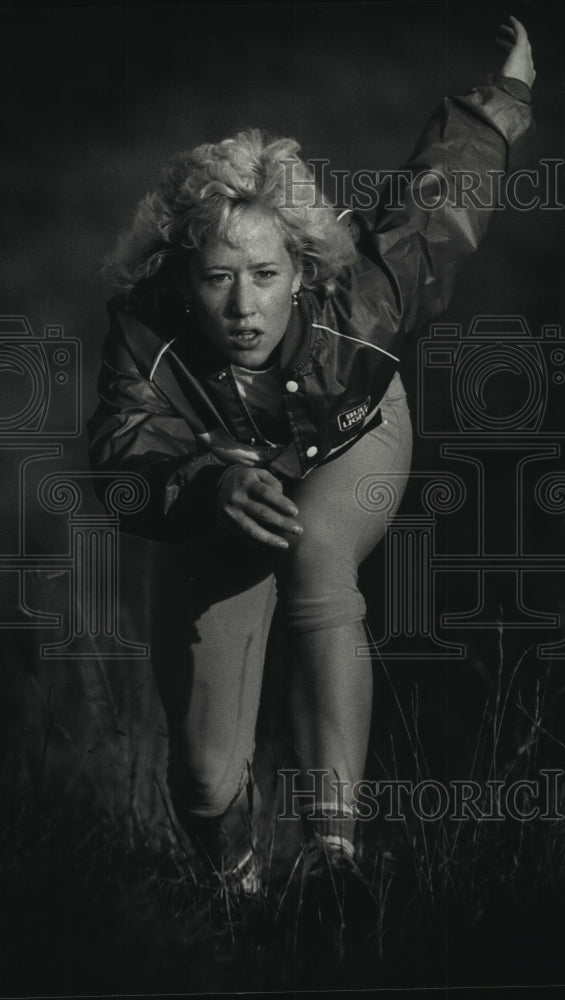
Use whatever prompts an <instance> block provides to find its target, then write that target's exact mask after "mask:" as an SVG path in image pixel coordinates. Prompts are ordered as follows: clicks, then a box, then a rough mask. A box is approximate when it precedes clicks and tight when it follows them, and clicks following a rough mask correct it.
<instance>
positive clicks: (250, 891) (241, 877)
mask: <svg viewBox="0 0 565 1000" xmlns="http://www.w3.org/2000/svg"><path fill="white" fill-rule="evenodd" d="M218 874H219V875H220V878H221V879H222V881H223V882H224V884H225V887H226V889H227V890H228V892H232V893H234V894H235V895H241V896H243V897H246V898H248V899H254V898H258V897H259V896H260V895H261V889H262V884H261V873H260V871H259V867H258V865H257V859H256V856H255V852H254V851H253V849H251V848H250V849H249V851H248V852H247V854H246V855H245V856H244V857H243V858H242V859H241V861H239V862H238V864H237V865H236V866H235V868H232V869H231V871H229V872H224V873H223V874H221V873H218Z"/></svg>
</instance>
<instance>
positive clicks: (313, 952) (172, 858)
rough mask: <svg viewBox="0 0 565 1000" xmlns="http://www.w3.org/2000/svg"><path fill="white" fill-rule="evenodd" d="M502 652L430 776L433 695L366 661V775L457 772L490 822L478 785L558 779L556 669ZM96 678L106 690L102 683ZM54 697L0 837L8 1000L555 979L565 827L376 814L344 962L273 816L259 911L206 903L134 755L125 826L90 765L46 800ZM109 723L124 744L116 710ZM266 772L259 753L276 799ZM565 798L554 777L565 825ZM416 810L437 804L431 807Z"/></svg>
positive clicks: (228, 897)
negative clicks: (355, 926)
mask: <svg viewBox="0 0 565 1000" xmlns="http://www.w3.org/2000/svg"><path fill="white" fill-rule="evenodd" d="M497 644H498V648H497V667H496V670H495V671H494V672H489V671H487V673H488V676H489V678H490V680H489V685H488V686H487V688H488V689H487V692H486V695H485V696H484V697H483V699H482V703H481V702H480V700H479V699H477V700H476V711H475V712H474V713H469V720H468V726H467V733H466V737H467V738H466V743H465V746H466V752H465V754H462V753H461V752H460V751H457V752H456V753H455V756H454V759H453V760H451V759H450V758H449V754H446V755H444V757H443V758H442V759H441V766H438V759H439V758H437V744H438V733H437V715H438V713H437V710H436V712H435V713H434V712H431V711H430V705H429V704H428V703H427V701H428V700H429V699H430V692H427V693H426V692H425V691H424V692H423V691H422V684H421V683H419V684H416V683H415V682H414V678H413V677H410V676H408V677H405V678H404V680H402V679H400V680H399V679H398V678H397V677H395V678H394V680H393V678H392V676H391V675H390V672H388V671H387V669H386V665H385V664H380V668H379V665H377V672H379V670H380V680H381V683H380V685H379V690H380V694H381V696H382V701H383V705H382V711H383V712H384V713H385V714H386V715H387V717H388V719H389V725H388V727H387V728H386V729H384V730H381V732H380V737H376V738H375V740H374V741H373V750H372V752H371V759H370V765H369V771H370V776H371V777H372V778H374V779H375V780H379V779H380V780H385V779H398V778H403V779H405V780H406V779H408V780H412V781H413V782H415V783H417V782H422V781H425V780H430V779H431V778H435V779H436V780H438V781H442V782H443V783H444V784H446V785H448V783H449V781H450V780H451V779H452V778H453V777H457V778H459V779H460V778H465V779H472V780H475V781H476V782H477V783H478V785H479V787H480V788H481V798H480V799H479V800H478V806H479V807H480V808H482V809H483V810H484V811H486V809H487V807H488V801H487V799H488V796H487V794H486V789H487V785H486V782H487V781H489V780H490V781H503V782H506V783H508V782H510V781H516V780H518V779H529V780H533V779H535V778H536V777H537V776H539V773H540V770H541V768H544V767H547V768H556V769H559V768H560V767H561V765H562V764H563V756H564V755H563V751H564V749H565V747H564V744H563V742H562V741H561V740H560V738H559V736H558V735H556V733H559V725H558V719H559V710H560V707H561V702H562V690H561V686H560V678H559V674H558V672H557V675H556V672H555V671H554V669H553V668H552V666H551V664H549V666H548V667H544V668H543V669H541V668H539V665H536V664H535V658H534V657H533V654H532V653H531V651H525V652H522V653H521V655H519V656H518V657H516V658H514V659H513V660H512V661H509V662H507V656H506V655H505V649H504V636H503V635H502V632H499V635H498V637H497ZM98 669H100V668H98ZM473 669H474V668H473ZM476 673H477V674H480V673H481V671H480V670H478V669H477V670H476ZM107 683H108V679H107V677H104V678H103V681H102V687H103V688H105V689H107ZM387 692H388V694H387ZM107 697H108V698H110V697H111V695H110V693H108V691H107ZM431 700H432V701H433V698H432V699H431ZM55 702H56V699H55V696H54V695H53V693H51V696H50V697H49V698H47V699H43V701H42V704H43V711H44V722H43V725H44V734H43V735H44V738H43V740H42V741H40V751H39V752H38V755H37V759H36V761H35V765H34V768H31V770H30V774H34V775H35V779H34V780H33V781H31V779H30V787H29V788H28V789H27V790H26V794H25V795H22V796H20V799H19V805H17V800H16V798H15V797H14V796H12V799H11V805H12V810H11V812H10V813H8V812H6V813H5V814H4V816H5V819H4V823H3V827H2V829H1V834H0V844H1V847H2V870H1V884H0V891H1V893H2V900H3V904H2V918H3V925H2V927H1V928H0V933H1V940H2V949H1V953H0V974H1V980H0V981H1V983H2V995H4V996H7V995H10V996H18V997H19V996H22V997H23V996H34V995H37V996H39V995H41V996H57V995H60V996H63V995H65V996H79V995H81V994H96V993H109V994H111V995H116V996H120V995H126V994H132V993H157V994H163V993H182V994H189V993H190V994H204V993H210V992H220V993H222V992H223V993H234V992H237V991H242V992H253V991H255V992H257V991H258V992H262V991H267V990H268V991H273V990H282V989H284V990H290V991H296V990H315V989H337V988H342V989H343V988H348V989H357V988H359V989H361V988H372V989H375V988H379V989H383V990H386V989H389V988H390V989H392V988H395V989H398V988H406V989H408V988H412V989H414V988H416V987H429V988H433V987H436V988H440V987H444V986H446V985H451V986H467V987H470V986H476V987H480V986H486V985H489V986H491V987H492V986H496V985H498V986H500V987H502V986H503V985H504V986H512V985H513V984H514V985H522V986H523V985H525V984H528V983H529V984H531V988H532V990H533V989H534V984H537V986H538V988H539V987H540V986H541V985H545V984H552V983H558V982H563V981H565V976H564V975H563V965H562V960H561V957H560V955H561V938H562V927H563V925H564V917H565V905H564V902H563V900H564V898H565V894H564V892H563V887H564V874H565V835H564V829H563V822H562V821H559V820H540V819H536V820H532V821H527V822H519V821H518V820H515V819H512V818H509V817H507V818H505V819H504V820H503V821H500V822H487V821H474V820H472V819H461V820H456V819H448V818H446V817H443V818H441V819H437V820H433V821H425V820H423V819H422V818H421V817H419V816H418V815H417V814H415V813H414V811H411V810H409V809H407V810H405V818H404V819H402V820H398V821H386V820H384V819H383V817H382V815H381V816H379V817H377V818H376V819H375V820H374V821H372V822H371V823H359V824H358V832H359V835H360V845H359V848H360V850H359V857H360V866H361V869H362V871H363V874H364V876H365V878H366V880H367V882H368V883H369V884H370V885H371V888H372V892H373V894H374V896H375V900H376V903H375V908H374V910H373V912H372V914H371V917H370V919H368V920H367V921H366V922H365V925H363V922H362V921H361V925H362V926H363V933H362V934H359V935H358V936H357V938H356V940H354V941H353V943H351V942H350V944H349V946H348V949H347V950H346V951H345V953H340V950H339V948H335V947H332V944H331V941H329V940H328V941H324V940H323V939H320V937H319V936H318V937H310V936H309V934H308V928H307V927H306V928H302V927H301V929H300V932H299V933H298V935H297V934H296V923H295V920H296V913H297V909H298V906H299V903H300V883H299V880H297V879H296V878H295V880H294V881H293V882H291V883H290V885H289V873H290V872H291V870H292V866H293V863H294V862H295V860H296V858H297V857H299V851H300V841H299V829H298V827H297V824H295V823H293V822H289V821H283V820H278V821H277V819H276V811H277V808H276V802H274V801H271V806H270V809H268V810H266V812H265V815H264V817H263V841H264V843H265V853H264V858H263V864H264V870H265V882H264V889H263V892H262V894H261V896H260V897H259V899H258V900H257V901H255V902H253V903H250V902H249V901H246V900H244V899H241V898H240V897H239V896H238V895H237V894H232V893H229V892H227V891H226V889H225V887H223V886H222V885H221V884H220V883H218V885H216V886H215V887H212V888H210V887H208V888H207V887H206V886H205V885H204V884H203V880H202V873H201V871H200V869H199V867H198V864H197V862H196V859H195V857H194V855H193V852H192V849H191V847H190V844H189V843H188V841H187V840H186V838H185V837H184V835H183V833H182V831H181V830H180V829H179V827H178V825H177V823H176V821H175V817H174V815H173V814H172V812H171V810H170V807H169V806H168V798H167V793H166V790H165V788H164V786H163V784H162V778H161V777H160V774H159V773H156V774H154V776H153V786H154V787H153V790H152V793H151V796H149V797H148V799H147V801H149V802H152V803H154V804H155V803H159V802H160V804H161V809H160V811H159V812H156V811H155V810H154V811H153V815H148V814H147V809H145V810H144V806H143V802H142V801H141V800H140V796H139V780H137V779H136V774H135V771H136V768H137V767H138V766H139V762H138V759H137V757H136V756H135V755H133V757H132V758H131V760H130V759H129V758H128V769H127V772H126V773H125V777H124V778H123V781H122V784H121V786H120V789H119V790H116V791H115V794H116V803H118V804H119V805H120V807H121V811H120V810H118V811H114V812H112V810H111V809H108V808H107V809H103V808H102V807H101V801H102V799H103V796H102V795H99V796H96V795H94V796H90V797H89V796H88V795H85V794H84V783H85V781H86V776H87V773H88V764H85V763H84V761H81V760H79V758H78V757H77V761H78V763H77V770H76V774H75V775H74V776H71V778H70V779H69V780H68V781H67V782H66V783H65V782H64V783H62V784H61V785H60V787H59V788H58V789H57V790H56V791H55V792H53V791H51V790H49V789H48V787H47V783H46V782H45V780H44V776H45V772H46V769H47V770H48V765H49V759H50V753H51V750H53V753H55V754H56V759H57V760H60V751H59V750H58V749H57V728H58V722H57V713H56V711H55V707H56V705H55ZM436 709H437V706H436ZM111 715H112V725H113V726H114V727H115V729H116V730H117V731H118V732H119V731H122V732H123V730H121V726H122V725H123V705H121V704H120V699H119V698H117V699H116V700H115V703H114V702H113V704H112V713H111ZM434 715H435V718H434ZM434 727H435V728H434ZM473 733H474V735H473ZM444 735H445V734H440V736H441V738H443V737H444ZM116 738H117V739H118V740H119V737H116ZM464 764H466V767H464V766H463V765H464ZM275 765H276V761H273V760H267V757H266V756H265V759H264V760H263V771H264V777H263V778H262V780H263V781H264V782H266V784H267V785H268V784H269V782H271V783H272V779H273V771H274V770H275V769H276V767H275ZM265 775H266V777H265ZM143 780H144V781H145V780H147V779H146V778H143ZM564 787H565V783H564V782H562V781H561V783H560V784H559V798H558V802H557V805H558V806H559V807H560V809H561V811H562V812H565V801H564V797H563V794H562V793H563V788H564ZM264 790H265V789H264ZM5 801H6V799H5ZM426 801H427V805H428V807H429V808H432V807H433V800H432V799H429V800H426ZM525 801H526V800H525V799H523V800H522V804H523V803H524V802H525ZM155 809H156V807H155ZM155 825H158V826H159V828H160V836H159V837H155V829H154V827H155ZM530 995H532V996H533V995H535V993H532V994H530Z"/></svg>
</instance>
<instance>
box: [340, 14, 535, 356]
mask: <svg viewBox="0 0 565 1000" xmlns="http://www.w3.org/2000/svg"><path fill="white" fill-rule="evenodd" d="M498 44H499V45H501V46H503V47H504V48H505V49H506V50H507V51H508V56H507V58H506V61H505V63H504V65H503V67H502V73H501V75H500V76H498V77H497V78H496V79H495V81H494V83H492V84H490V85H487V86H485V87H481V88H476V89H474V90H473V91H471V93H470V94H467V95H466V96H464V97H455V98H451V99H445V100H444V101H443V102H442V104H441V106H440V107H439V108H438V110H437V111H436V113H435V114H434V115H433V117H432V118H431V120H430V121H429V123H428V125H427V126H426V128H425V129H424V132H423V134H422V136H421V138H420V140H419V142H418V144H417V146H416V149H415V151H414V153H413V155H412V156H411V158H410V160H409V161H408V163H407V164H406V166H405V168H404V169H403V170H400V171H394V172H391V173H390V174H389V175H387V176H386V178H385V180H384V183H383V184H382V185H381V188H380V189H379V203H378V207H377V212H376V218H375V223H374V227H368V226H366V225H365V226H364V225H363V224H362V223H361V224H360V234H359V249H360V250H361V252H362V253H363V254H364V255H365V256H367V257H369V258H370V259H373V260H374V261H375V262H376V263H377V264H378V265H379V268H380V270H381V274H382V287H380V288H379V296H381V297H383V296H384V300H383V302H384V303H386V305H384V308H386V310H387V313H388V318H389V321H392V322H389V324H387V325H388V326H389V329H390V330H391V331H392V330H393V329H394V331H395V334H394V336H393V337H392V338H391V341H390V347H391V349H392V351H393V353H398V352H399V351H400V349H401V345H402V339H403V336H404V334H406V333H407V332H410V331H411V330H414V329H417V328H419V327H421V326H422V325H423V324H424V323H425V322H426V321H428V320H429V319H431V318H433V316H435V315H437V314H438V313H440V312H441V311H442V310H443V309H444V308H445V307H446V305H447V303H448V301H449V298H450V295H451V292H452V289H453V283H454V279H455V276H456V274H457V272H458V271H459V268H460V267H461V265H462V263H463V262H464V261H465V260H466V258H467V257H468V256H469V255H470V254H471V253H473V252H474V251H475V250H476V248H477V247H478V245H479V243H480V241H481V239H482V238H483V236H484V234H485V232H486V229H487V226H488V223H489V220H490V217H491V215H492V210H493V206H494V204H495V203H496V198H497V187H496V179H497V177H498V178H499V177H500V176H501V175H502V174H503V173H504V172H505V171H506V170H507V166H508V152H509V149H510V148H511V147H512V146H513V145H514V144H515V143H516V142H517V141H518V140H519V139H521V138H522V137H523V136H524V135H525V134H526V133H527V132H529V131H530V130H531V128H532V115H531V102H530V92H529V86H530V85H531V83H533V80H534V77H535V71H534V68H533V63H532V57H531V50H530V44H529V41H528V36H527V33H526V31H525V28H524V27H523V25H521V24H520V22H518V21H516V19H515V18H511V25H507V26H502V27H501V29H500V37H499V39H498ZM381 176H382V175H381Z"/></svg>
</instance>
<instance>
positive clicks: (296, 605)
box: [89, 18, 535, 892]
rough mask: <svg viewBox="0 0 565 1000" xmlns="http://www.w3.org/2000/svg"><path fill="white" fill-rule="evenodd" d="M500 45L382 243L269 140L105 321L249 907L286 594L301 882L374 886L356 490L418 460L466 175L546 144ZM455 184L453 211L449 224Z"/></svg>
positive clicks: (521, 68) (369, 518)
mask: <svg viewBox="0 0 565 1000" xmlns="http://www.w3.org/2000/svg"><path fill="white" fill-rule="evenodd" d="M499 41H500V43H501V44H502V45H503V46H504V47H506V49H507V50H508V56H507V59H506V61H505V64H504V66H503V69H502V74H501V76H500V77H498V78H497V80H496V82H495V83H494V84H493V85H490V86H488V87H485V88H482V89H478V90H474V91H473V92H472V93H471V94H469V95H468V96H466V97H462V98H456V99H453V100H450V101H445V102H444V104H443V106H442V107H441V108H440V110H439V111H438V113H437V114H436V115H435V116H434V117H433V118H432V120H431V121H430V123H429V124H428V126H427V128H426V130H425V132H424V134H423V136H422V138H421V139H420V142H419V143H418V146H417V148H416V152H415V153H414V155H413V157H412V158H411V160H410V161H409V163H408V164H407V168H408V171H407V172H404V173H402V174H399V175H398V176H397V177H396V178H391V179H390V183H389V186H388V188H387V187H383V188H382V189H381V191H380V200H379V208H378V210H377V218H376V223H375V225H374V227H369V226H368V225H367V224H366V223H365V222H364V220H363V219H362V218H361V217H357V216H354V215H353V214H352V213H349V212H347V213H342V215H341V216H339V217H336V216H335V214H334V213H333V211H332V210H331V208H330V207H327V206H326V207H323V206H322V199H321V197H320V196H319V195H318V196H317V197H316V198H314V197H313V187H312V178H311V175H310V173H309V171H308V168H307V167H306V166H305V165H304V163H302V161H301V160H300V159H299V158H298V156H297V150H298V146H297V144H296V143H294V142H293V141H292V140H286V139H281V140H278V141H269V140H268V139H266V138H265V137H263V136H261V134H260V133H258V132H255V131H251V132H247V133H241V134H239V135H237V136H235V137H234V138H233V139H227V140H225V141H223V142H220V143H218V144H217V145H205V146H200V147H198V148H197V149H194V150H193V151H191V152H189V153H187V154H182V155H179V156H178V157H177V158H176V159H175V160H174V161H173V163H172V164H171V165H170V167H169V168H168V169H167V170H166V171H165V173H164V175H163V179H162V182H161V186H160V187H159V189H158V190H157V191H156V192H154V193H153V194H152V195H150V196H147V198H146V199H144V200H143V201H142V203H141V205H140V207H139V209H138V213H137V216H136V219H135V222H134V225H133V228H132V231H131V232H130V233H129V234H128V235H127V236H126V237H125V238H124V239H123V240H122V241H121V243H120V244H119V246H118V249H117V251H116V253H115V254H114V257H113V261H112V262H113V265H114V270H115V273H116V275H117V278H118V280H119V282H120V284H121V285H122V287H123V288H124V289H125V293H123V292H122V294H119V295H118V296H116V297H115V298H114V299H112V300H111V302H110V304H109V312H110V317H111V330H110V334H109V337H108V340H107V343H106V347H105V358H104V366H103V369H102V374H101V378H100V404H99V407H98V409H97V411H96V413H95V415H94V417H93V418H92V419H91V421H90V422H89V432H90V438H91V456H92V463H93V467H94V468H95V469H98V470H104V471H108V470H115V471H116V472H119V471H121V470H133V471H137V472H139V473H141V474H143V475H144V476H145V477H146V479H147V482H148V484H149V490H150V501H149V504H148V506H147V507H146V508H145V510H144V511H142V512H141V513H140V514H138V515H135V516H131V518H130V519H129V521H127V520H126V521H124V527H125V528H126V529H129V530H131V531H133V532H135V533H138V534H141V535H144V536H146V537H149V538H152V539H156V540H160V541H168V542H173V543H175V544H176V545H177V546H178V545H179V544H180V545H181V546H182V548H181V552H182V557H183V559H184V560H185V565H186V567H187V569H186V578H185V581H184V583H183V585H182V586H179V587H177V588H176V589H175V591H174V593H173V594H170V593H169V594H168V596H167V601H166V602H165V604H164V606H162V607H160V608H158V609H157V612H156V614H155V620H156V628H155V634H154V636H153V640H152V651H153V660H154V665H155V670H156V676H157V681H158V685H159V690H160V693H161V697H162V699H163V704H164V708H165V712H166V715H167V722H168V730H169V745H170V755H169V785H170V791H171V797H172V801H173V804H174V807H175V810H176V812H177V815H178V817H179V819H180V820H181V822H182V823H183V825H184V827H185V829H186V830H187V832H188V834H189V835H190V837H191V838H192V840H193V841H194V843H195V845H196V846H197V848H198V849H199V852H200V855H201V857H202V858H204V859H205V861H206V863H207V864H208V865H209V866H210V868H211V869H212V870H213V871H214V872H217V873H219V874H221V875H222V877H223V878H226V879H227V880H228V883H229V884H230V885H232V886H241V887H242V888H243V889H244V890H246V891H248V892H253V891H255V890H256V889H257V888H258V885H259V878H260V872H259V870H258V865H257V862H256V847H257V845H256V844H255V842H254V818H255V817H256V814H257V790H256V788H255V787H254V781H253V770H252V763H253V750H254V730H255V722H256V716H257V709H258V704H259V697H260V690H261V681H262V674H263V662H264V656H265V649H266V642H267V636H268V629H269V624H270V620H271V616H272V613H273V609H274V606H275V601H276V600H278V602H279V606H280V612H281V616H282V620H283V623H284V626H285V629H286V634H287V637H288V643H289V650H290V654H289V658H288V663H287V668H286V669H287V672H288V685H289V695H290V703H291V717H292V733H291V739H292V744H293V748H294V753H295V759H296V769H297V771H298V772H299V775H298V779H297V785H296V788H297V790H298V791H302V792H305V791H311V798H310V799H309V800H306V799H305V798H303V799H302V800H300V801H303V802H306V807H305V808H304V809H303V810H302V812H303V820H304V829H305V834H306V842H307V846H308V851H307V852H306V855H307V858H308V861H307V864H306V865H305V876H306V877H308V873H311V874H312V877H314V874H318V875H319V874H320V871H321V869H322V868H324V865H325V867H326V869H327V870H330V869H332V871H330V875H331V877H332V878H333V877H334V873H335V872H337V871H340V872H341V873H343V872H346V873H347V872H349V873H355V871H356V868H355V864H354V861H353V856H354V827H355V808H354V806H355V801H354V787H355V784H356V782H358V781H359V780H360V779H361V778H362V776H363V770H364V766H365V758H366V753H367V742H368V734H369V726H370V714H371V697H372V676H371V667H370V663H369V662H368V661H367V660H366V659H362V658H359V657H357V656H356V652H355V651H356V647H358V646H359V645H364V644H366V642H367V639H366V634H365V628H364V614H365V602H364V599H363V596H362V595H361V593H360V592H359V589H358V586H357V571H358V567H359V565H360V563H361V562H362V561H363V560H364V559H365V558H366V557H367V556H368V555H369V553H370V552H371V551H372V550H373V549H374V548H375V546H376V545H377V544H378V543H379V541H380V540H381V538H382V537H383V535H384V532H385V529H386V521H385V516H384V515H379V514H377V513H375V512H371V511H367V510H366V509H365V508H364V507H363V506H362V505H361V504H360V503H359V502H358V500H357V497H356V484H357V483H358V481H359V480H360V478H361V477H362V476H363V475H365V474H366V472H367V470H371V471H372V472H375V473H378V474H379V476H380V477H381V476H382V479H383V482H387V479H388V481H389V484H390V487H391V488H392V489H394V491H395V495H396V503H397V504H398V502H399V501H400V499H401V496H402V491H403V489H404V485H405V483H406V480H407V477H408V472H409V466H410V457H411V427H410V418H409V413H408V409H407V405H406V398H405V394H404V390H403V386H402V382H401V380H400V377H399V375H398V371H397V369H398V364H399V358H400V353H401V350H402V347H403V344H404V341H405V338H406V337H407V335H408V334H409V333H410V332H411V331H415V330H417V329H418V328H419V327H420V326H422V324H423V323H424V322H425V321H427V320H428V319H430V318H431V317H432V316H433V315H434V314H437V313H438V312H439V311H440V310H441V309H442V307H444V306H445V304H446V301H447V298H448V296H449V292H450V289H451V286H452V282H453V279H454V276H455V273H456V270H457V269H458V268H459V266H460V264H461V262H462V261H463V260H464V259H465V257H466V256H467V255H468V254H469V253H470V252H472V251H474V250H475V249H476V247H477V245H478V243H479V241H480V239H481V237H482V235H483V233H484V231H485V229H486V226H487V222H488V217H489V212H488V211H487V210H486V209H484V208H478V207H477V201H476V200H475V199H469V203H468V204H467V205H465V206H464V207H461V206H459V207H454V205H453V198H452V197H451V195H452V193H453V192H452V188H453V182H454V174H453V173H452V171H453V170H457V169H458V170H466V171H473V175H474V177H475V178H476V183H477V185H478V186H476V187H475V188H474V194H475V196H476V198H478V199H479V200H480V201H481V202H482V203H483V204H485V205H486V204H487V203H488V191H489V176H488V172H489V171H493V170H498V171H500V170H501V169H504V168H505V165H506V158H507V151H508V146H510V145H512V144H513V143H514V142H515V141H516V140H517V139H519V138H520V137H521V136H522V135H523V134H524V133H525V132H526V131H527V130H528V128H529V126H530V121H531V116H530V99H529V87H530V86H531V84H532V83H533V80H534V77H535V73H534V70H533V65H532V61H531V55H530V47H529V42H528V38H527V34H526V32H525V30H524V28H523V26H522V25H521V24H520V23H519V22H518V21H517V20H516V19H515V18H511V26H503V27H502V29H501V38H500V40H499ZM408 173H409V174H411V175H412V176H411V177H410V176H408V175H407V174H408ZM393 182H394V183H395V184H397V185H398V187H397V188H396V189H393ZM438 183H439V184H440V186H441V185H444V186H445V191H448V192H449V194H450V197H448V198H442V199H441V205H440V204H439V202H438V207H437V208H432V207H431V206H432V205H434V204H435V203H436V201H437V194H438ZM289 195H290V196H289ZM391 204H394V206H395V207H390V205H391ZM387 206H389V207H387ZM426 206H427V207H426ZM388 513H389V514H390V512H388ZM171 629H174V630H175V640H174V642H172V641H171ZM171 650H173V653H171ZM314 774H315V775H316V780H314Z"/></svg>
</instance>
